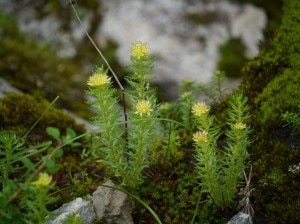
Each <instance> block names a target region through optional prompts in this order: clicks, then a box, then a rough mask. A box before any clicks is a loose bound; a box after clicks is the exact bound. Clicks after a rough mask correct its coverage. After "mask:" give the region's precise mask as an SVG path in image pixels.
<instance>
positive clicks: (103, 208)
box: [93, 181, 134, 224]
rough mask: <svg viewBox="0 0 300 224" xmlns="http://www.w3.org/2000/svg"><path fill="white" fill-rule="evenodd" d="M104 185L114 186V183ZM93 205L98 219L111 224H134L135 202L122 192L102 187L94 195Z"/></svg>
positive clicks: (109, 182) (108, 182)
mask: <svg viewBox="0 0 300 224" xmlns="http://www.w3.org/2000/svg"><path fill="white" fill-rule="evenodd" d="M103 185H108V186H114V184H113V182H112V181H107V182H106V183H104V184H103ZM93 205H94V208H95V211H96V214H97V217H98V218H99V219H104V220H105V221H106V222H107V223H109V224H133V219H132V215H131V214H132V210H133V208H134V202H133V200H132V199H131V198H129V197H128V196H127V195H126V194H125V193H123V192H121V191H117V190H114V189H111V188H108V187H104V186H100V187H98V188H97V190H96V191H95V192H94V193H93Z"/></svg>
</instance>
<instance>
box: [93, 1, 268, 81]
mask: <svg viewBox="0 0 300 224" xmlns="http://www.w3.org/2000/svg"><path fill="white" fill-rule="evenodd" d="M102 10H103V15H104V17H103V21H102V25H101V26H100V27H99V30H98V34H99V35H98V36H99V39H103V38H104V37H106V38H109V39H113V40H114V41H115V42H117V43H118V44H119V48H118V52H117V53H118V58H119V60H120V61H121V63H123V64H128V63H129V57H128V55H129V53H130V47H131V44H132V43H134V42H136V41H142V42H147V43H148V44H149V45H150V47H151V50H152V53H153V55H155V56H156V61H155V73H156V78H157V81H158V82H165V81H175V82H177V83H178V82H181V81H182V80H185V79H189V80H193V81H197V82H204V83H206V82H208V81H209V80H210V77H211V76H212V74H213V72H214V71H215V69H216V64H217V62H218V59H219V58H218V57H219V53H218V46H219V45H221V44H223V43H225V42H226V41H227V40H228V39H230V38H232V37H240V38H241V39H242V41H243V42H244V44H245V46H246V49H247V50H246V54H247V56H248V57H254V56H255V55H256V54H257V53H258V43H259V40H262V39H263V29H264V27H265V25H266V22H267V18H266V14H265V13H264V11H263V10H261V9H259V8H257V7H254V6H252V5H248V4H247V5H239V4H234V3H232V2H228V1H223V0H218V1H216V0H211V1H186V0H177V1H173V0H164V1H161V0H152V1H147V0H143V1H140V0H127V1H119V0H110V1H103V8H102ZM188 15H195V16H198V17H199V18H202V20H205V19H206V18H207V17H208V16H210V21H209V23H207V22H205V21H203V22H202V23H203V24H201V21H198V22H192V21H191V20H190V19H188Z"/></svg>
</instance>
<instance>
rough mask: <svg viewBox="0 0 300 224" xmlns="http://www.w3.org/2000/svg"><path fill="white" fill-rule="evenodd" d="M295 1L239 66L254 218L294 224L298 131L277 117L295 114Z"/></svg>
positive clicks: (298, 54) (299, 18)
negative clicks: (247, 118)
mask: <svg viewBox="0 0 300 224" xmlns="http://www.w3.org/2000/svg"><path fill="white" fill-rule="evenodd" d="M299 11H300V2H299V1H293V0H286V1H285V6H284V8H283V16H282V22H281V25H280V26H279V27H278V29H277V30H275V31H274V32H273V34H274V35H273V36H272V37H271V38H270V37H269V38H268V39H266V40H265V42H264V43H263V45H262V46H263V48H262V49H261V51H260V54H259V55H258V56H257V57H256V59H254V60H252V61H251V62H249V63H248V64H247V65H246V66H245V69H244V80H243V83H242V85H241V89H243V91H244V92H245V94H246V95H247V96H248V98H249V101H250V104H251V106H252V115H253V123H252V127H253V132H252V133H253V136H252V139H253V144H252V146H250V148H249V151H250V153H251V162H252V164H253V180H252V186H253V188H254V191H253V195H252V201H253V207H254V210H255V219H254V222H255V223H299V221H300V220H299V217H300V213H299V208H298V209H297V205H299V201H300V196H299V193H298V190H299V185H300V181H299V180H300V172H299V169H298V170H297V169H292V168H293V167H297V166H298V167H299V159H300V140H299V139H300V130H299V127H296V126H292V125H289V124H288V122H286V121H284V120H283V119H282V115H283V114H284V113H286V112H290V113H293V114H299V105H300V88H299V83H300V73H299V68H300V60H299V59H300V38H299V36H300V23H299V22H300V14H299Z"/></svg>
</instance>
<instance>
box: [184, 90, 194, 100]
mask: <svg viewBox="0 0 300 224" xmlns="http://www.w3.org/2000/svg"><path fill="white" fill-rule="evenodd" d="M191 95H192V93H191V92H189V91H187V92H184V93H183V94H182V95H181V98H182V99H185V98H188V97H190V96H191Z"/></svg>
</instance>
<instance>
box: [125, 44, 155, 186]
mask: <svg viewBox="0 0 300 224" xmlns="http://www.w3.org/2000/svg"><path fill="white" fill-rule="evenodd" d="M149 51H150V49H149V47H148V45H146V44H143V43H137V44H135V45H133V47H132V49H131V61H132V62H133V64H132V65H131V66H130V69H131V71H132V72H133V74H131V75H129V76H127V77H126V80H127V82H128V83H129V84H130V86H131V87H132V88H133V89H132V90H131V91H129V92H127V96H128V97H129V99H130V100H131V102H132V104H133V108H132V111H131V112H130V113H129V116H128V118H129V121H130V122H131V127H130V131H129V132H128V143H129V144H128V147H129V150H128V157H129V158H130V160H129V167H130V170H131V171H132V173H130V176H131V180H132V183H131V185H132V186H137V185H139V184H141V183H142V181H143V177H142V171H143V170H144V169H145V168H146V167H148V166H149V165H150V162H151V158H150V155H151V152H152V151H153V146H154V145H155V142H156V141H157V138H156V137H155V136H156V135H157V124H158V122H157V121H156V120H155V118H156V117H157V115H156V98H155V94H154V90H153V89H151V88H150V81H151V80H152V77H151V76H150V74H151V72H152V69H153V58H152V57H150V56H149Z"/></svg>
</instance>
